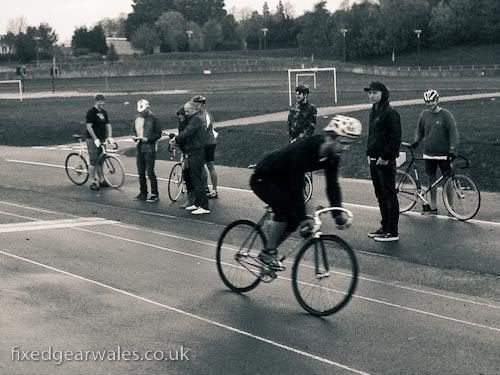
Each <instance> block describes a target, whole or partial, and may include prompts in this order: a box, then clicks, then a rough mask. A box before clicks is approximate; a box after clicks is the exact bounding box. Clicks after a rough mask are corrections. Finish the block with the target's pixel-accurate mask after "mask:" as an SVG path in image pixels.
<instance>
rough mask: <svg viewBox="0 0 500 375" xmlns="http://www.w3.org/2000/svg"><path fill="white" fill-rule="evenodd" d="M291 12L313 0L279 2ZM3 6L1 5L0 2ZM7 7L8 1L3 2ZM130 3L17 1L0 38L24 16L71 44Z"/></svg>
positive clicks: (257, 3)
mask: <svg viewBox="0 0 500 375" xmlns="http://www.w3.org/2000/svg"><path fill="white" fill-rule="evenodd" d="M278 1H279V0H268V1H267V3H268V5H269V9H270V10H271V12H274V11H275V10H276V6H277V5H278ZM282 1H283V4H286V3H289V4H290V5H292V7H293V9H294V14H295V16H299V15H301V14H303V13H304V11H306V10H312V8H313V4H314V3H316V2H317V1H316V0H282ZM2 2H4V1H2ZM5 2H6V3H7V1H6V0H5ZM132 3H133V2H132V0H17V1H8V4H4V6H2V9H1V11H0V34H5V32H6V28H7V23H8V21H9V20H11V19H16V18H18V17H20V16H24V18H25V19H26V22H27V23H28V25H30V26H38V25H40V23H41V22H46V23H48V24H49V25H50V26H51V27H52V28H53V29H54V30H55V31H56V33H57V34H58V36H59V43H63V42H65V41H71V36H72V35H73V31H74V29H75V28H76V27H79V26H83V25H86V26H89V27H92V26H93V25H94V24H95V23H96V22H97V21H99V20H101V19H103V18H106V17H108V18H115V17H118V16H119V15H120V13H130V12H132ZM339 3H340V0H328V1H327V8H328V9H329V10H330V11H332V12H333V11H335V10H336V9H337V6H338V4H339ZM225 4H226V6H225V8H226V10H227V11H228V12H231V11H232V10H233V8H236V9H243V8H248V9H252V10H257V11H259V13H262V4H264V0H225Z"/></svg>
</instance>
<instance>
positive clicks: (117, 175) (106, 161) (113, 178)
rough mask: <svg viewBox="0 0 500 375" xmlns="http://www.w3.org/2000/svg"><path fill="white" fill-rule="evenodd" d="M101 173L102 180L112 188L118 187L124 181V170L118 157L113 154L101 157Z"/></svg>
mask: <svg viewBox="0 0 500 375" xmlns="http://www.w3.org/2000/svg"><path fill="white" fill-rule="evenodd" d="M101 166H102V175H103V177H104V181H106V182H107V183H108V184H109V186H111V187H112V188H114V189H118V188H119V187H121V186H122V185H123V183H124V182H125V172H124V171H123V165H122V162H121V161H120V159H118V158H117V157H116V156H113V155H105V156H103V157H102V158H101Z"/></svg>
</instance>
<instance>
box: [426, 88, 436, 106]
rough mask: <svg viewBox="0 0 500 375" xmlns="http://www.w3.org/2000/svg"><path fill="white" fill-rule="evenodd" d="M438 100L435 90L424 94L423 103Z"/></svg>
mask: <svg viewBox="0 0 500 375" xmlns="http://www.w3.org/2000/svg"><path fill="white" fill-rule="evenodd" d="M438 98H439V93H438V92H437V91H436V90H433V89H431V90H427V91H426V92H424V102H426V103H428V102H432V101H434V100H436V99H438Z"/></svg>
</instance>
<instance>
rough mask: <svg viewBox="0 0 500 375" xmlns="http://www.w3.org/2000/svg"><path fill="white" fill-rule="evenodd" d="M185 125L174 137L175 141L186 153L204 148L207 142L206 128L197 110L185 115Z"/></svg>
mask: <svg viewBox="0 0 500 375" xmlns="http://www.w3.org/2000/svg"><path fill="white" fill-rule="evenodd" d="M186 120H187V125H186V127H185V128H184V130H183V131H181V132H180V133H179V135H178V136H177V137H176V138H175V140H176V142H177V143H178V144H179V145H180V146H181V147H182V148H183V149H184V150H185V152H186V153H188V154H189V153H190V152H193V151H199V150H204V149H205V145H206V143H207V130H206V126H205V122H204V121H203V119H202V118H201V116H200V113H199V112H196V113H195V114H193V115H191V116H190V117H186Z"/></svg>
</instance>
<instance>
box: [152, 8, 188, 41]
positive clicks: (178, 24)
mask: <svg viewBox="0 0 500 375" xmlns="http://www.w3.org/2000/svg"><path fill="white" fill-rule="evenodd" d="M156 27H157V28H158V31H159V36H160V40H161V50H162V51H179V50H181V51H182V50H186V49H187V34H186V30H187V29H186V20H185V19H184V16H183V15H182V14H181V13H179V12H177V11H170V12H166V13H163V14H162V15H161V17H160V18H159V19H158V21H157V22H156Z"/></svg>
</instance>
